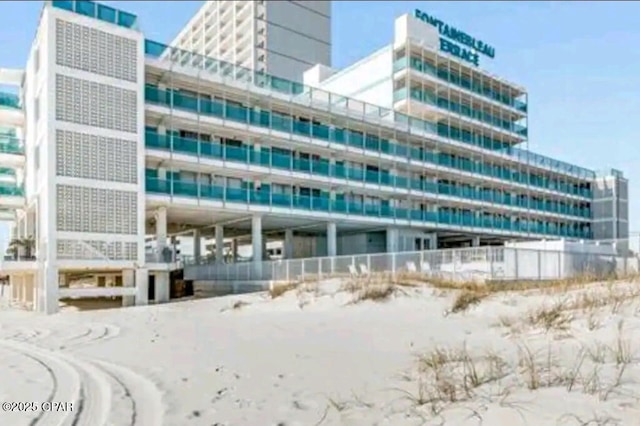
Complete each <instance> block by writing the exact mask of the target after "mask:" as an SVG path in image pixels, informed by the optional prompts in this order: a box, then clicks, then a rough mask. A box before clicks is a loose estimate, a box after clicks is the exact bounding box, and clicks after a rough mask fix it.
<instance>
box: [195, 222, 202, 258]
mask: <svg viewBox="0 0 640 426" xmlns="http://www.w3.org/2000/svg"><path fill="white" fill-rule="evenodd" d="M201 250H202V239H201V238H200V230H199V229H194V231H193V257H194V259H195V261H196V263H200V258H201V257H202V256H201Z"/></svg>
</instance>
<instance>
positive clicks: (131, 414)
mask: <svg viewBox="0 0 640 426" xmlns="http://www.w3.org/2000/svg"><path fill="white" fill-rule="evenodd" d="M99 335H100V336H103V335H106V333H99ZM99 339H102V337H99V338H97V339H91V341H93V340H99ZM78 343H80V342H78ZM0 345H2V346H3V347H5V348H7V349H10V350H12V351H14V352H17V353H19V354H21V355H23V356H26V357H29V358H31V359H33V360H34V361H35V362H37V363H39V364H40V365H42V366H43V367H44V368H45V369H46V370H47V371H48V373H49V375H50V377H51V381H52V383H53V386H52V390H51V392H50V394H49V396H48V398H47V401H49V402H52V401H56V402H73V412H71V413H64V412H61V413H54V412H39V413H38V416H37V417H36V418H35V419H34V420H33V421H32V422H31V426H35V425H38V426H39V425H42V426H49V425H60V426H85V425H86V426H100V425H114V424H118V425H124V424H130V425H132V426H136V425H141V426H147V425H160V424H162V419H163V417H164V410H163V404H162V398H163V395H162V392H161V391H160V390H159V389H158V388H157V386H156V385H155V384H154V383H153V382H152V381H151V380H149V379H147V378H145V377H143V376H141V375H139V374H137V373H135V372H133V371H132V370H130V369H128V368H125V367H122V366H119V365H116V364H113V363H110V362H107V361H102V360H95V359H84V358H83V359H80V358H78V357H76V356H73V355H70V354H67V353H64V352H58V351H52V350H48V349H43V348H41V347H38V346H35V345H34V344H29V343H24V342H17V341H2V340H0ZM119 396H121V397H119ZM114 399H116V400H117V403H118V408H121V407H122V404H123V403H125V401H127V404H126V405H127V406H128V409H125V410H122V409H120V410H112V406H113V402H114Z"/></svg>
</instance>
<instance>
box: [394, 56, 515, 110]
mask: <svg viewBox="0 0 640 426" xmlns="http://www.w3.org/2000/svg"><path fill="white" fill-rule="evenodd" d="M406 68H411V69H413V70H416V71H419V72H421V73H423V74H426V75H429V76H431V77H435V78H437V79H439V80H442V81H444V82H446V83H449V84H451V85H453V86H455V87H459V88H461V89H464V90H467V91H469V92H471V93H474V94H476V95H480V96H482V97H484V98H487V99H490V100H492V101H496V102H499V103H500V104H502V105H505V106H508V107H510V108H514V109H515V110H517V111H519V112H521V113H525V114H526V113H527V104H526V103H525V102H524V101H522V100H519V99H517V98H513V97H511V96H509V95H508V94H506V93H500V92H498V91H496V90H495V89H493V88H491V87H490V86H489V85H484V84H482V83H481V82H475V81H474V82H472V81H471V80H469V79H468V78H466V77H462V76H460V75H457V74H456V73H453V72H450V71H448V70H443V69H440V68H436V67H435V66H433V65H432V64H429V63H428V62H424V61H422V60H420V59H419V58H414V57H412V58H411V59H410V60H408V59H407V58H406V57H404V58H400V59H398V60H396V61H395V63H394V64H393V71H394V72H398V71H402V70H403V69H406Z"/></svg>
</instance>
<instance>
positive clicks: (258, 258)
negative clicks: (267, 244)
mask: <svg viewBox="0 0 640 426" xmlns="http://www.w3.org/2000/svg"><path fill="white" fill-rule="evenodd" d="M251 246H252V248H253V262H262V256H263V253H262V216H260V215H255V216H253V217H252V218H251Z"/></svg>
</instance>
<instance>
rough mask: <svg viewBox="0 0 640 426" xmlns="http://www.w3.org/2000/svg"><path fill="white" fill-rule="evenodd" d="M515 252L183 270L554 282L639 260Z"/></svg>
mask: <svg viewBox="0 0 640 426" xmlns="http://www.w3.org/2000/svg"><path fill="white" fill-rule="evenodd" d="M611 253H612V254H610V255H603V254H598V253H597V252H591V253H590V252H589V251H587V250H586V249H585V251H557V250H546V249H526V248H515V247H474V248H464V249H448V250H430V251H416V252H399V253H380V254H365V255H353V256H336V257H317V258H308V259H289V260H276V261H266V262H255V263H253V262H246V263H231V264H200V265H187V266H185V270H184V276H185V279H187V280H199V281H279V282H299V281H308V280H317V279H323V278H328V277H332V276H363V275H364V276H366V275H368V274H376V273H390V274H400V273H416V274H422V275H426V276H430V277H438V278H443V279H451V280H457V281H492V280H505V281H512V280H553V279H565V278H571V277H576V276H580V275H586V274H589V275H592V276H598V277H609V276H614V275H618V276H619V275H623V274H634V273H637V272H638V269H639V265H638V256H637V255H636V254H635V253H632V252H629V251H627V250H625V251H624V253H616V252H615V251H614V250H611ZM614 253H615V254H614Z"/></svg>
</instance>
